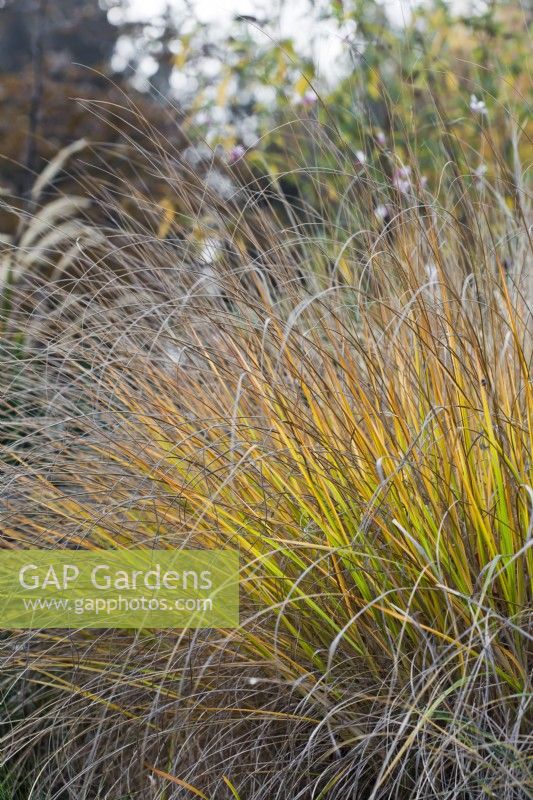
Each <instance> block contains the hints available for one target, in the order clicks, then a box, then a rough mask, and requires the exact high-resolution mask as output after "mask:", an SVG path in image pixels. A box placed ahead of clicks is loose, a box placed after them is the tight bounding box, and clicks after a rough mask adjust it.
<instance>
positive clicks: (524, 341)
mask: <svg viewBox="0 0 533 800" xmlns="http://www.w3.org/2000/svg"><path fill="white" fill-rule="evenodd" d="M323 177H324V182H325V181H326V180H327V176H323ZM312 178H313V182H314V184H315V185H316V186H320V185H321V176H320V174H319V173H318V172H314V173H313V176H312ZM337 180H338V182H339V183H340V182H342V181H344V183H343V186H342V187H341V189H342V191H339V192H338V194H339V196H342V198H343V200H342V208H341V210H339V209H336V210H335V212H334V214H333V213H332V216H331V217H329V218H328V217H324V216H323V212H324V208H323V207H321V215H320V217H319V215H318V214H316V213H314V212H313V211H312V209H309V208H303V209H299V210H298V211H297V212H296V211H294V209H293V208H291V207H290V205H289V203H288V201H286V200H285V199H284V198H283V196H282V195H281V194H279V195H278V193H277V189H276V187H274V188H273V189H272V194H271V196H270V199H269V203H268V206H267V207H266V208H264V211H263V212H262V215H261V224H262V230H261V231H260V232H258V230H257V229H256V228H254V222H249V220H250V219H252V220H254V219H255V218H254V217H253V216H250V214H249V213H248V212H251V211H253V210H254V207H255V205H256V203H257V202H259V199H260V200H261V202H264V198H265V193H264V192H261V196H260V198H259V199H258V197H257V196H256V194H255V193H254V186H250V187H248V188H247V189H246V190H245V189H242V190H240V191H241V192H243V193H244V197H245V199H246V202H243V206H242V207H243V208H244V210H242V212H237V210H236V209H235V207H234V206H232V205H231V203H228V210H227V214H226V215H225V216H224V215H220V214H219V208H218V206H215V205H214V206H213V207H212V208H211V210H210V206H209V184H208V185H207V186H206V187H203V188H202V187H201V192H202V193H203V194H202V202H203V207H202V211H203V214H204V216H202V217H201V218H200V222H199V218H198V216H196V217H194V218H192V219H191V225H190V228H191V230H193V231H194V236H193V238H194V237H196V238H197V237H198V234H197V231H198V226H199V225H200V227H201V225H202V223H201V220H202V219H203V220H207V221H205V222H204V229H203V230H204V231H205V235H204V238H205V239H206V240H208V241H209V247H208V251H207V252H205V251H204V254H203V255H201V254H200V255H199V254H198V252H197V250H195V249H194V247H195V245H194V243H193V244H191V241H192V239H191V240H189V239H187V237H186V236H185V237H183V238H178V237H176V238H171V237H169V235H168V233H169V231H168V230H165V236H166V237H167V238H166V239H165V240H164V241H163V240H162V239H161V238H158V237H157V236H156V235H154V233H153V232H149V231H145V230H141V228H140V227H139V228H138V229H137V232H135V231H133V232H132V231H131V229H130V230H129V231H126V230H125V229H123V230H122V231H120V236H119V234H118V232H116V231H115V232H113V231H111V233H108V234H107V237H108V238H107V242H108V244H107V246H106V248H105V256H101V257H99V258H98V259H97V258H95V257H94V256H93V255H91V254H89V253H86V254H85V255H84V256H83V252H82V251H80V252H82V256H83V258H82V256H80V258H81V259H82V264H83V271H82V272H81V273H80V276H79V281H78V283H77V284H76V285H75V286H73V284H72V280H71V282H70V283H69V284H68V285H65V284H63V283H62V280H61V276H59V277H57V278H56V280H55V282H52V283H51V284H49V285H48V287H47V291H48V295H47V302H48V305H47V307H46V308H47V311H46V314H41V315H40V316H39V311H38V310H34V312H33V315H32V316H31V317H30V318H26V321H27V323H28V331H30V332H31V336H32V337H33V338H32V340H31V341H30V342H29V343H28V350H27V354H26V356H25V358H24V359H22V360H21V361H20V362H18V369H17V375H16V378H12V377H11V378H10V379H9V380H8V381H5V400H4V403H5V408H7V409H12V408H13V407H15V405H16V407H17V409H18V421H17V425H19V426H20V419H21V418H23V419H24V420H25V428H24V435H22V436H19V437H18V438H13V437H9V436H8V437H7V441H8V443H7V444H6V445H5V447H4V456H5V468H4V492H3V501H2V502H3V510H4V513H3V529H2V530H3V533H2V537H3V539H2V543H3V546H4V547H30V546H42V547H50V548H58V547H82V548H117V547H119V548H120V547H126V548H128V547H142V546H146V547H158V548H167V547H168V548H171V547H183V546H195V547H219V546H224V547H229V548H236V549H238V551H239V552H240V554H241V564H242V614H241V616H242V627H241V629H239V630H238V631H235V632H231V631H230V632H224V631H213V632H207V633H205V632H199V631H191V632H183V633H179V632H172V631H164V632H161V631H157V632H156V631H141V632H139V633H138V634H136V635H133V634H132V635H129V634H126V633H120V634H117V633H116V632H115V633H114V632H112V631H107V632H106V631H99V632H84V633H82V632H79V633H76V634H72V635H68V636H67V635H64V634H60V633H54V632H50V631H48V632H46V631H43V632H34V633H32V634H13V635H10V636H8V637H5V638H3V640H2V646H1V654H2V663H3V678H2V680H3V684H4V692H5V703H6V706H7V707H8V708H9V719H10V722H9V724H6V725H5V726H4V729H3V751H4V753H5V754H6V762H9V763H11V764H14V765H15V767H14V769H15V770H16V769H20V770H27V771H28V772H30V773H31V774H32V775H33V774H34V775H35V777H36V779H38V780H39V781H41V784H42V785H43V786H45V787H46V791H48V793H49V794H47V795H46V796H47V797H48V796H50V797H60V796H61V797H63V796H65V797H71V796H72V797H74V796H76V797H77V798H79V797H84V798H85V797H87V798H89V797H94V798H96V797H98V798H104V797H105V798H114V799H115V800H118V798H120V797H131V798H133V797H139V798H140V797H142V798H171V797H173V798H186V797H189V796H194V795H195V794H196V795H197V796H199V797H207V798H209V800H215V798H216V800H218V799H219V798H231V797H238V798H241V799H242V800H252V798H253V799H254V800H259V798H265V800H266V799H267V798H268V800H274V798H279V800H282V798H283V800H289V799H290V800H297V798H301V799H302V800H311V798H312V799H313V800H319V798H321V799H322V800H326V798H327V799H328V800H348V798H353V799H354V800H355V798H365V800H366V798H368V799H369V800H374V798H437V797H439V798H450V799H451V798H454V799H455V800H463V798H464V800H471V798H479V799H480V800H481V798H490V797H498V798H502V799H503V798H505V799H506V800H507V799H508V800H518V798H526V797H528V796H529V791H530V790H531V785H530V784H528V780H529V770H528V746H530V744H531V741H530V739H529V737H528V733H529V730H528V723H530V719H531V717H530V702H531V694H530V693H531V683H530V673H529V669H530V663H529V661H528V658H529V655H530V647H531V633H530V631H529V630H528V624H529V620H530V616H529V615H530V609H531V605H530V604H531V579H530V575H531V566H532V564H531V561H532V552H531V543H532V533H533V476H532V454H531V441H532V426H533V386H532V384H531V357H532V318H531V304H532V301H533V294H532V278H531V270H532V268H533V260H532V255H533V253H532V244H531V238H530V225H531V210H530V206H529V201H528V197H527V192H526V190H525V189H524V187H523V185H522V184H516V185H515V186H514V197H515V198H516V200H515V203H514V205H513V207H511V208H510V207H509V204H507V203H506V202H505V200H504V199H503V198H502V197H501V196H500V194H499V193H498V189H497V187H496V188H491V187H489V186H488V184H486V185H484V187H483V188H479V187H478V188H475V187H474V186H472V187H470V189H468V190H465V191H464V192H462V191H460V192H459V200H458V199H457V194H456V193H454V192H453V191H451V190H449V189H447V188H446V187H445V188H444V190H443V192H442V193H437V192H435V194H434V195H432V194H431V193H430V192H429V190H422V189H421V188H420V186H419V185H416V186H415V184H413V187H412V188H410V190H409V192H408V193H404V194H405V196H398V195H396V196H395V201H394V202H395V204H394V205H393V204H392V203H393V200H391V199H389V201H388V202H389V206H390V207H389V212H388V219H385V220H383V219H381V218H380V217H379V215H376V214H375V213H374V209H373V207H372V206H373V204H374V205H375V203H376V199H375V198H376V197H377V195H378V192H379V191H380V189H379V188H377V187H376V186H375V184H374V183H373V182H372V180H373V179H371V178H370V177H369V176H368V175H367V176H366V178H365V176H364V175H361V169H360V167H357V177H354V176H353V175H349V174H346V175H343V176H337ZM453 181H454V185H455V187H457V185H458V184H459V181H460V178H459V176H454V177H453ZM169 183H171V179H170V178H169ZM210 185H211V186H212V185H213V183H212V182H211V184H210ZM174 188H175V187H174ZM337 188H338V187H337ZM176 191H177V192H181V193H182V194H183V195H184V196H185V195H186V194H187V188H186V187H185V186H183V185H182V186H181V187H180V188H177V189H176ZM373 198H374V199H373ZM217 202H218V203H219V201H217ZM276 204H278V205H276ZM247 206H248V208H247ZM280 206H281V207H282V209H283V210H284V215H283V214H281V212H280V210H279V209H280ZM213 209H214V210H213ZM269 209H271V210H269ZM239 215H240V216H239ZM236 217H238V220H239V224H238V225H236V224H235V218H236ZM247 220H248V221H247ZM139 224H140V223H139ZM151 230H153V228H152V229H151ZM236 231H237V232H238V236H237V234H236ZM239 237H240V238H239ZM251 241H254V242H255V245H256V248H255V253H254V254H253V255H250V248H248V249H247V247H246V246H245V244H246V242H248V243H249V242H251ZM117 242H118V244H117ZM259 248H261V250H260V252H259ZM83 259H85V260H83ZM111 264H113V267H111V266H110V265H111ZM117 264H119V265H120V270H118V269H117ZM20 313H21V314H22V312H20ZM23 319H24V317H23ZM30 322H31V325H30ZM6 374H8V375H11V376H12V373H9V371H6ZM528 713H529V717H528ZM36 758H37V761H38V764H39V766H38V767H33V768H32V767H31V764H32V759H33V760H35V759H36ZM16 765H19V766H18V767H17V766H16ZM32 769H33V770H34V772H32V771H31V770H32ZM37 776H38V778H37ZM528 786H529V788H528ZM60 792H64V793H65V794H64V795H63V794H60ZM32 796H37V795H36V794H35V795H32Z"/></svg>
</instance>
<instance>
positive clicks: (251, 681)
mask: <svg viewBox="0 0 533 800" xmlns="http://www.w3.org/2000/svg"><path fill="white" fill-rule="evenodd" d="M258 680H259V678H248V683H249V684H250V686H255V684H256V683H257V681H258Z"/></svg>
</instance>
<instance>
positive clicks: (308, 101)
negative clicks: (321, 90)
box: [302, 89, 316, 108]
mask: <svg viewBox="0 0 533 800" xmlns="http://www.w3.org/2000/svg"><path fill="white" fill-rule="evenodd" d="M315 104H316V94H315V92H313V90H312V89H308V90H307V92H306V93H305V94H304V96H303V97H302V105H303V107H304V108H313V106H314V105H315Z"/></svg>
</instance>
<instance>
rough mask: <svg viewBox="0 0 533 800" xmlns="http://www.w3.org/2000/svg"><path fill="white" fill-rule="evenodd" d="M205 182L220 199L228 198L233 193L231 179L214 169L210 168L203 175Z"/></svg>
mask: <svg viewBox="0 0 533 800" xmlns="http://www.w3.org/2000/svg"><path fill="white" fill-rule="evenodd" d="M205 182H206V184H207V186H208V187H209V189H211V191H213V192H214V193H215V194H217V195H218V196H219V197H220V198H222V200H229V199H230V197H232V196H233V195H234V194H235V186H234V184H233V181H231V180H230V178H228V177H227V175H223V174H222V172H219V171H218V170H216V169H212V170H210V171H209V172H208V173H207V175H206V176H205Z"/></svg>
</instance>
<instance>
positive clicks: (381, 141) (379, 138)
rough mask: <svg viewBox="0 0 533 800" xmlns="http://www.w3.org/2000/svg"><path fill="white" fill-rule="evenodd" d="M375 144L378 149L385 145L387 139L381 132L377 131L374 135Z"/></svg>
mask: <svg viewBox="0 0 533 800" xmlns="http://www.w3.org/2000/svg"><path fill="white" fill-rule="evenodd" d="M376 142H377V143H378V144H379V146H380V147H385V145H386V144H387V137H386V136H385V134H384V133H383V131H378V132H377V133H376Z"/></svg>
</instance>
